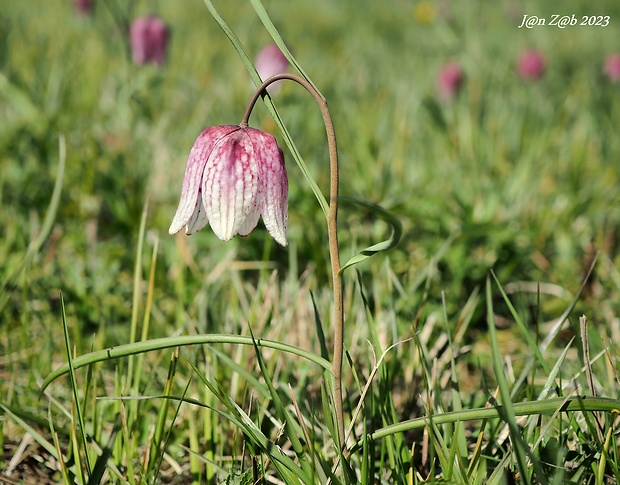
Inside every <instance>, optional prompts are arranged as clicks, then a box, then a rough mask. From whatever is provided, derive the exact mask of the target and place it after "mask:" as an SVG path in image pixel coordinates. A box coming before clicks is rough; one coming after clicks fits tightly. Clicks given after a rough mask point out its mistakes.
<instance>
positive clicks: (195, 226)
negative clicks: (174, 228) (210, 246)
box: [185, 189, 209, 236]
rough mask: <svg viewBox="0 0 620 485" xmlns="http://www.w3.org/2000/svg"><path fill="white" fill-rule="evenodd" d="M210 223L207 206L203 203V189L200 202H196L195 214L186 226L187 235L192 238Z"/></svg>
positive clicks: (199, 197)
mask: <svg viewBox="0 0 620 485" xmlns="http://www.w3.org/2000/svg"><path fill="white" fill-rule="evenodd" d="M208 223H209V219H207V213H206V211H205V206H204V204H203V203H202V189H201V190H200V191H199V192H198V200H197V202H196V209H194V213H193V214H192V218H191V219H190V220H189V222H188V223H187V226H185V234H187V235H188V236H191V235H192V234H196V233H197V232H198V231H200V230H201V229H202V228H203V227H205V226H206V225H207V224H208Z"/></svg>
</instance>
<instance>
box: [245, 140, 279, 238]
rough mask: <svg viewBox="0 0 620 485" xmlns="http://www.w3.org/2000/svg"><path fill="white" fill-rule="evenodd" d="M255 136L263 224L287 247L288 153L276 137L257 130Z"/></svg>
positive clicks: (254, 143)
mask: <svg viewBox="0 0 620 485" xmlns="http://www.w3.org/2000/svg"><path fill="white" fill-rule="evenodd" d="M250 129H251V128H249V130H250ZM251 137H252V141H253V145H254V153H255V154H256V158H257V160H258V167H259V181H260V184H259V200H260V210H261V214H262V215H263V222H264V223H265V227H266V228H267V230H268V231H269V234H271V236H272V237H273V238H274V239H275V240H276V242H277V243H278V244H280V245H282V246H286V245H287V242H286V225H287V222H288V178H287V176H286V167H285V165H284V154H283V153H282V150H281V149H280V147H279V146H278V144H277V142H276V139H275V138H274V137H273V136H271V135H269V134H267V133H264V132H262V131H259V130H253V133H252V134H251Z"/></svg>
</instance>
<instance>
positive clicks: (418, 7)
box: [413, 1, 437, 24]
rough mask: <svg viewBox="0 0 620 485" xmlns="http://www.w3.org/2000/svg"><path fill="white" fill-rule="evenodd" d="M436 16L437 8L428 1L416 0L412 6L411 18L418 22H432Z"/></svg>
mask: <svg viewBox="0 0 620 485" xmlns="http://www.w3.org/2000/svg"><path fill="white" fill-rule="evenodd" d="M436 16H437V10H436V9H435V6H434V5H433V4H432V3H430V2H426V1H422V2H418V3H416V4H415V6H414V7H413V19H414V20H415V21H416V22H418V23H419V24H432V23H433V22H434V21H435V17H436Z"/></svg>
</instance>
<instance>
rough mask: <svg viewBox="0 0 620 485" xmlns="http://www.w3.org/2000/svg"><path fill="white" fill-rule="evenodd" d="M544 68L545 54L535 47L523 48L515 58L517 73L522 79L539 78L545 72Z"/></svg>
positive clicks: (545, 63) (545, 64) (545, 65)
mask: <svg viewBox="0 0 620 485" xmlns="http://www.w3.org/2000/svg"><path fill="white" fill-rule="evenodd" d="M546 68H547V62H546V60H545V56H543V54H542V53H541V52H540V51H538V50H536V49H525V50H523V51H521V53H520V54H519V57H518V58H517V74H519V76H521V78H522V79H528V80H536V79H539V78H541V77H542V76H543V75H544V74H545V70H546Z"/></svg>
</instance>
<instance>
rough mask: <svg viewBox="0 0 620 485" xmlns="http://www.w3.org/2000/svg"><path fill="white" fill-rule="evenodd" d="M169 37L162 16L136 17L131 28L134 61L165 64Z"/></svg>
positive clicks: (130, 37) (130, 38)
mask: <svg viewBox="0 0 620 485" xmlns="http://www.w3.org/2000/svg"><path fill="white" fill-rule="evenodd" d="M168 38H169V32H168V27H167V26H166V24H165V23H164V21H163V20H161V19H160V18H158V17H154V16H147V17H139V18H137V19H135V20H134V21H133V22H132V24H131V27H130V30H129V40H130V43H131V54H132V58H133V61H134V62H135V63H136V64H146V63H148V62H152V63H155V64H157V65H159V66H161V65H163V63H164V62H165V61H166V50H167V47H168Z"/></svg>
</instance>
